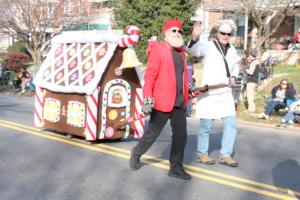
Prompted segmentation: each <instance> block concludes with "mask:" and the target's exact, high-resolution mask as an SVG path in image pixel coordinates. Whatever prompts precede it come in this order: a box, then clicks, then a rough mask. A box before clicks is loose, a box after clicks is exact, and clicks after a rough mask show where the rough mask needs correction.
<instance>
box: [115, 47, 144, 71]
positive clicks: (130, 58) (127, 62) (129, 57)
mask: <svg viewBox="0 0 300 200" xmlns="http://www.w3.org/2000/svg"><path fill="white" fill-rule="evenodd" d="M141 64H142V63H141V62H140V61H139V59H138V58H137V56H136V53H135V51H134V49H133V48H127V49H125V50H124V52H123V61H122V64H121V66H120V68H121V69H124V68H131V67H137V66H140V65H141Z"/></svg>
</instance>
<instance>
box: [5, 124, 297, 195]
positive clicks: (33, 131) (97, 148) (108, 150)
mask: <svg viewBox="0 0 300 200" xmlns="http://www.w3.org/2000/svg"><path fill="white" fill-rule="evenodd" d="M0 126H3V127H6V128H10V129H14V130H18V131H21V132H25V133H29V134H32V135H36V136H40V137H44V138H47V139H51V140H55V141H58V142H63V143H66V144H70V145H74V146H77V147H82V148H85V149H89V150H93V151H97V152H101V153H105V154H109V155H113V156H117V157H121V158H125V159H129V154H130V151H128V150H124V149H121V148H117V147H112V146H109V145H105V144H99V145H90V144H87V143H82V142H79V141H73V140H70V139H69V138H67V137H66V136H63V135H59V134H55V133H52V132H49V131H43V130H41V129H38V128H34V127H31V126H26V125H23V124H17V123H14V122H10V121H5V120H0ZM57 136H58V137H57ZM112 150H113V151H112ZM118 152H121V153H118ZM124 153H125V154H124ZM143 158H147V159H142V162H143V163H146V164H148V165H151V166H155V167H158V168H161V169H164V170H169V166H168V165H169V163H168V161H167V160H164V159H161V158H157V157H153V156H149V155H143ZM149 159H151V160H156V161H160V162H162V163H165V164H161V163H157V162H155V161H151V160H149ZM166 164H167V165H166ZM185 167H186V168H187V170H188V172H189V173H190V174H191V175H192V176H194V177H197V178H200V179H204V180H207V181H211V182H215V183H219V184H223V185H227V186H231V187H234V188H238V189H242V190H247V191H250V192H254V193H258V194H262V195H265V196H270V197H273V198H276V199H287V200H290V199H293V200H296V199H297V198H294V197H291V196H286V195H282V194H278V193H274V192H270V191H266V190H262V189H257V188H254V187H250V186H247V185H243V184H240V183H236V182H232V181H228V180H223V179H220V178H216V177H211V176H208V175H204V174H199V173H197V172H202V173H206V174H209V175H214V176H219V177H223V178H227V179H232V180H235V181H239V182H243V183H247V184H251V185H254V186H259V187H262V188H266V189H271V190H276V192H284V193H288V194H291V195H299V194H300V192H296V191H292V190H288V189H284V188H279V187H276V186H272V185H267V184H263V183H259V182H255V181H251V180H247V179H243V178H238V177H234V176H230V175H226V174H222V173H219V172H214V171H211V170H206V169H202V168H199V167H195V166H192V165H185ZM191 170H193V171H191ZM195 171H196V172H195Z"/></svg>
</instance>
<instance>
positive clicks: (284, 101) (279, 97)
mask: <svg viewBox="0 0 300 200" xmlns="http://www.w3.org/2000/svg"><path fill="white" fill-rule="evenodd" d="M271 94H272V99H271V100H270V101H269V102H267V105H266V106H265V110H264V112H262V113H261V114H260V115H259V116H258V118H259V119H269V117H270V115H271V114H272V112H273V110H276V111H277V110H279V109H282V108H285V107H286V106H289V105H290V104H291V103H292V102H294V101H295V97H296V90H295V88H294V86H293V84H291V83H288V81H287V80H286V79H283V80H281V81H280V84H279V85H276V86H275V87H273V89H272V92H271Z"/></svg>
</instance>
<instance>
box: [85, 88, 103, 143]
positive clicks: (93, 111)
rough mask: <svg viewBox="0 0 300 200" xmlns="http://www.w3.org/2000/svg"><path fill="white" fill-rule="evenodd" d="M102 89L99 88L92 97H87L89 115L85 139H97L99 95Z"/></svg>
mask: <svg viewBox="0 0 300 200" xmlns="http://www.w3.org/2000/svg"><path fill="white" fill-rule="evenodd" d="M99 92H100V87H97V88H96V90H95V91H94V93H93V94H92V95H87V96H86V102H87V105H86V106H87V113H86V125H85V139H86V140H96V139H97V117H98V95H99Z"/></svg>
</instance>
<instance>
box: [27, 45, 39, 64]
mask: <svg viewBox="0 0 300 200" xmlns="http://www.w3.org/2000/svg"><path fill="white" fill-rule="evenodd" d="M27 50H28V52H29V53H30V55H31V58H32V60H33V62H34V64H35V65H36V66H40V64H41V63H42V58H41V57H42V56H41V52H40V50H39V49H32V48H28V47H27Z"/></svg>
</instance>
